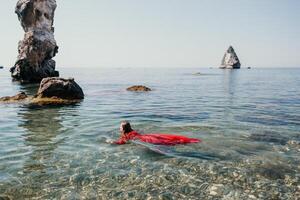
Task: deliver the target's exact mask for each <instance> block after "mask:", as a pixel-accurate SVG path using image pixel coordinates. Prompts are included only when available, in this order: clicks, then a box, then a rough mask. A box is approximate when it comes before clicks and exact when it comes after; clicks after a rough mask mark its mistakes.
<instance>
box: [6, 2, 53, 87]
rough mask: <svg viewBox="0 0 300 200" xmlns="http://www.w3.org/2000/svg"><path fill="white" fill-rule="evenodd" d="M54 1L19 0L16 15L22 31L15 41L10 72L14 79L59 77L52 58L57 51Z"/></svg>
mask: <svg viewBox="0 0 300 200" xmlns="http://www.w3.org/2000/svg"><path fill="white" fill-rule="evenodd" d="M55 9H56V0H19V1H18V2H17V5H16V10H15V12H16V14H17V15H18V18H19V21H20V22H21V25H22V27H23V29H24V31H25V35H24V39H23V40H22V41H20V42H19V46H18V52H19V55H18V58H17V61H16V63H15V65H14V67H12V68H11V69H10V71H11V75H12V77H13V79H14V80H18V81H21V82H25V83H28V82H29V83H33V82H40V81H41V80H42V79H43V78H46V77H54V76H59V73H58V71H55V61H54V60H52V58H53V57H54V56H55V54H56V53H57V52H58V46H57V45H56V41H55V39H54V28H53V20H54V12H55Z"/></svg>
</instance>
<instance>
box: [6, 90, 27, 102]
mask: <svg viewBox="0 0 300 200" xmlns="http://www.w3.org/2000/svg"><path fill="white" fill-rule="evenodd" d="M27 98H28V96H27V95H26V94H25V92H20V93H19V94H16V95H15V96H6V97H1V98H0V102H16V101H22V100H26V99H27Z"/></svg>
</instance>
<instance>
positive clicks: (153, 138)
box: [114, 131, 201, 145]
mask: <svg viewBox="0 0 300 200" xmlns="http://www.w3.org/2000/svg"><path fill="white" fill-rule="evenodd" d="M129 140H140V141H142V142H147V143H151V144H161V145H176V144H187V143H198V142H201V140H200V139H196V138H188V137H185V136H181V135H171V134H160V133H149V134H143V135H142V134H139V133H138V132H136V131H131V132H129V133H128V134H126V135H124V136H121V137H120V139H119V140H117V141H115V142H114V144H125V143H126V142H127V141H129Z"/></svg>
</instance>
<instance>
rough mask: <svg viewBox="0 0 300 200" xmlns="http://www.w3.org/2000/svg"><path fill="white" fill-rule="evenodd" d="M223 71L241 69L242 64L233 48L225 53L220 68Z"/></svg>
mask: <svg viewBox="0 0 300 200" xmlns="http://www.w3.org/2000/svg"><path fill="white" fill-rule="evenodd" d="M220 68H221V69H239V68H241V63H240V60H239V58H238V56H237V55H236V53H235V51H234V49H233V47H232V46H230V47H229V48H228V50H227V51H226V52H225V54H224V57H223V59H222V63H221V66H220Z"/></svg>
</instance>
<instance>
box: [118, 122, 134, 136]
mask: <svg viewBox="0 0 300 200" xmlns="http://www.w3.org/2000/svg"><path fill="white" fill-rule="evenodd" d="M131 131H133V130H132V128H131V126H130V123H129V122H128V121H122V122H121V125H120V132H121V133H124V134H126V133H129V132H131Z"/></svg>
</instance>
